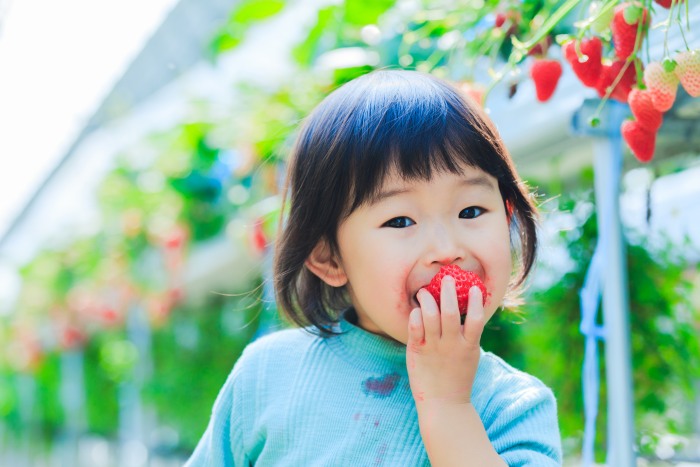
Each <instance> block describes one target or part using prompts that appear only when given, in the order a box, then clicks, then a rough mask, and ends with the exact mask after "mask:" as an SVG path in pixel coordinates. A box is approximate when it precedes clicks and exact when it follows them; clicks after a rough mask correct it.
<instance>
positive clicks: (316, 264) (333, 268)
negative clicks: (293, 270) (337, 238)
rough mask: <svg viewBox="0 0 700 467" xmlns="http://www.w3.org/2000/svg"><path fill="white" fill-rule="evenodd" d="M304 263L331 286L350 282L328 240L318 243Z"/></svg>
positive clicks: (339, 285) (340, 285)
mask: <svg viewBox="0 0 700 467" xmlns="http://www.w3.org/2000/svg"><path fill="white" fill-rule="evenodd" d="M304 265H305V266H306V267H307V268H308V270H309V271H311V272H312V273H314V274H315V275H316V276H318V278H319V279H321V280H322V281H323V282H325V283H326V284H328V285H330V286H331V287H342V286H344V285H345V284H347V283H348V276H347V275H345V271H344V270H343V267H342V265H341V264H340V263H339V262H338V260H337V259H336V258H335V257H334V255H333V253H332V252H331V248H330V246H329V245H328V242H327V241H326V240H321V241H319V242H318V243H317V244H316V246H315V247H314V249H313V250H312V251H311V254H310V255H309V257H308V258H306V261H304Z"/></svg>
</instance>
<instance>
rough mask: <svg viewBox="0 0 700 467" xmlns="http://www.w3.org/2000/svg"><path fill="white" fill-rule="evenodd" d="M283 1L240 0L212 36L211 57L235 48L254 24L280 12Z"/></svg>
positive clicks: (283, 4)
mask: <svg viewBox="0 0 700 467" xmlns="http://www.w3.org/2000/svg"><path fill="white" fill-rule="evenodd" d="M285 4H286V2H285V1H284V0H242V1H240V2H237V4H236V7H235V8H234V9H233V11H232V12H231V15H230V16H229V19H228V21H227V23H226V25H225V26H223V27H222V28H221V29H220V30H219V32H218V33H217V34H216V35H215V36H214V39H213V40H212V41H211V44H210V46H209V48H210V51H211V53H212V54H213V55H219V54H221V53H223V52H226V51H228V50H231V49H234V48H235V47H237V46H238V45H239V44H240V43H241V42H242V41H243V39H244V37H245V34H246V32H248V29H250V27H251V26H253V25H254V24H255V23H257V22H260V21H263V20H265V19H268V18H270V17H272V16H275V15H276V14H277V13H279V12H280V11H282V9H283V8H284V6H285Z"/></svg>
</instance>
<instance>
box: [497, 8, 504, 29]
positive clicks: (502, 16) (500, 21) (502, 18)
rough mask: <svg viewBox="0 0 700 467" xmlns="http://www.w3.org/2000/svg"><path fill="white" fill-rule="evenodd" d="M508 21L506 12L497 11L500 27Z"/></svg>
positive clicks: (498, 25)
mask: <svg viewBox="0 0 700 467" xmlns="http://www.w3.org/2000/svg"><path fill="white" fill-rule="evenodd" d="M505 22H506V14H505V13H503V12H501V13H496V27H497V28H500V27H501V26H503V25H504V24H505Z"/></svg>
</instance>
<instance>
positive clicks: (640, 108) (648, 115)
mask: <svg viewBox="0 0 700 467" xmlns="http://www.w3.org/2000/svg"><path fill="white" fill-rule="evenodd" d="M629 104H630V110H632V115H634V118H636V119H637V122H639V125H640V126H641V127H642V128H644V129H646V130H649V131H653V132H656V131H657V130H658V129H659V128H660V127H661V124H662V123H663V120H664V114H663V112H659V111H658V110H656V108H654V103H653V102H652V100H651V93H649V91H648V90H646V89H644V90H643V89H639V88H634V89H633V90H632V92H630V94H629Z"/></svg>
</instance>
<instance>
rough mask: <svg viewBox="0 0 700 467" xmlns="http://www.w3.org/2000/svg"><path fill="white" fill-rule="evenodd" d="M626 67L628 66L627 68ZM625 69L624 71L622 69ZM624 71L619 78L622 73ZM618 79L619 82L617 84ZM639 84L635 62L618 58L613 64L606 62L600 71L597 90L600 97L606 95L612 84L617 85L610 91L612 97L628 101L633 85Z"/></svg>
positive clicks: (624, 101)
mask: <svg viewBox="0 0 700 467" xmlns="http://www.w3.org/2000/svg"><path fill="white" fill-rule="evenodd" d="M625 67H626V68H625ZM623 69H624V72H623V71H622V70H623ZM621 72H622V73H623V74H622V76H621V77H620V78H619V80H618V76H619V75H620V73H621ZM615 81H617V84H615ZM635 84H637V72H636V71H635V69H634V64H632V63H629V64H628V62H625V61H624V60H616V61H614V62H613V63H612V64H610V65H608V64H604V65H603V66H602V68H601V71H600V80H598V83H596V86H595V87H596V90H597V91H598V95H599V96H600V97H603V96H605V95H606V94H607V93H608V90H609V88H610V87H611V86H613V85H614V86H615V87H614V88H613V89H612V91H611V92H610V98H612V99H615V100H616V101H620V102H623V103H626V102H627V98H628V96H629V93H630V91H631V90H632V87H633V86H634V85H635Z"/></svg>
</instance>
